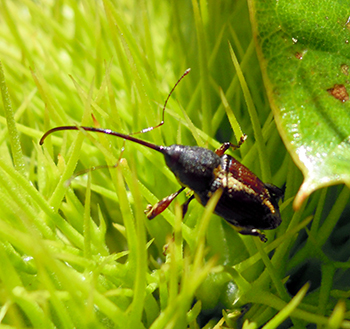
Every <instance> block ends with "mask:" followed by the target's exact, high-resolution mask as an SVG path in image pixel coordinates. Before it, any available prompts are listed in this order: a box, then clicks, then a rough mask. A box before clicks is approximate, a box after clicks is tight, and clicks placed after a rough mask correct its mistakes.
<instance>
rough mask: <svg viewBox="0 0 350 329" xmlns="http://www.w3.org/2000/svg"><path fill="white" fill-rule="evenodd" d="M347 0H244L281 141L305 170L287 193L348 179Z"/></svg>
mask: <svg viewBox="0 0 350 329" xmlns="http://www.w3.org/2000/svg"><path fill="white" fill-rule="evenodd" d="M349 5H350V2H349V1H320V0H319V1H304V2H300V1H295V0H294V1H290V0H279V1H272V0H271V1H249V6H250V14H251V19H252V24H253V30H254V33H255V38H256V41H257V46H258V56H259V58H260V63H261V66H262V71H263V76H264V82H265V85H266V88H267V93H268V96H269V100H270V104H271V106H272V109H273V111H274V115H275V120H276V123H277V126H278V129H279V131H280V134H281V136H282V138H283V141H284V143H285V145H286V147H287V149H288V150H289V152H290V154H291V156H292V157H293V159H294V161H295V162H296V164H297V165H298V166H299V168H300V169H301V171H302V172H303V174H304V182H303V184H302V186H301V188H300V189H299V191H298V193H297V196H296V198H295V201H294V207H295V208H296V209H298V208H300V206H301V204H302V202H303V201H304V200H305V198H306V197H308V196H309V194H310V193H312V192H313V191H315V190H316V189H318V188H320V187H323V186H329V185H333V184H337V183H345V184H347V185H348V186H350V102H349V95H348V94H349V88H350V82H349V65H350V56H349V54H350V53H349V50H350V44H349V40H350V17H349V14H350V13H349Z"/></svg>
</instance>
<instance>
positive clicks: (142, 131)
mask: <svg viewBox="0 0 350 329" xmlns="http://www.w3.org/2000/svg"><path fill="white" fill-rule="evenodd" d="M190 71H191V69H190V68H188V69H187V70H186V71H185V72H184V74H183V75H182V76H181V77H180V78H179V80H177V82H176V83H175V85H174V87H173V89H171V90H170V93H169V95H168V97H167V98H166V100H165V102H164V105H163V110H162V120H161V121H160V123H159V124H157V125H156V126H152V127H148V128H145V129H142V130H140V131H137V132H134V133H131V134H129V135H136V134H143V133H147V132H149V131H152V130H154V129H156V128H159V127H160V126H162V125H163V124H164V115H165V108H166V105H167V104H168V100H169V98H170V96H171V94H172V93H173V92H174V90H175V89H176V87H177V85H178V84H179V83H180V81H181V80H182V79H183V78H184V77H185V76H186V75H187V74H188V73H190Z"/></svg>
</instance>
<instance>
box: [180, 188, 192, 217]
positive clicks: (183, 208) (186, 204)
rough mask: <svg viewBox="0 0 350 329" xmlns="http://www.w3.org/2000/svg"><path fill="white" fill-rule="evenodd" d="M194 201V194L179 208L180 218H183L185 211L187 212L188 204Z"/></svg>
mask: <svg viewBox="0 0 350 329" xmlns="http://www.w3.org/2000/svg"><path fill="white" fill-rule="evenodd" d="M193 199H194V194H192V195H191V196H190V197H189V198H188V199H187V200H186V202H185V203H184V204H183V205H182V206H181V207H182V218H184V217H185V215H186V213H187V210H188V205H189V204H190V202H191V201H192V200H193Z"/></svg>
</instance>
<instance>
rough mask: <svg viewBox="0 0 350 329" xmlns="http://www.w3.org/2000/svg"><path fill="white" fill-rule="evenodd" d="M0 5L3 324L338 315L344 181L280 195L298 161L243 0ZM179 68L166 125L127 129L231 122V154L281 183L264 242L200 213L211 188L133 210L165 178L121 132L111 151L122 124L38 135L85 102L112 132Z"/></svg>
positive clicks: (151, 116) (292, 188)
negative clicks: (153, 208)
mask: <svg viewBox="0 0 350 329" xmlns="http://www.w3.org/2000/svg"><path fill="white" fill-rule="evenodd" d="M0 12H1V18H0V33H1V38H0V44H1V47H0V60H1V62H2V70H1V79H0V80H1V81H0V84H1V91H2V96H3V103H2V104H3V106H1V108H0V109H1V113H0V114H1V116H0V123H1V133H0V147H1V159H0V259H1V262H0V287H1V289H0V291H1V294H0V296H1V298H0V305H1V310H0V322H1V327H2V326H3V327H4V328H14V327H21V328H23V327H34V328H73V327H75V328H88V327H89V328H152V329H156V328H186V327H190V328H199V327H203V326H205V328H213V327H214V326H216V328H219V326H220V325H225V326H229V327H239V326H243V328H258V327H259V326H264V328H277V327H278V326H279V325H280V324H281V323H283V322H284V323H285V324H286V325H292V324H293V325H294V327H295V328H302V327H304V326H306V325H307V324H309V323H316V324H318V326H319V328H321V327H322V328H323V327H327V328H349V327H350V323H349V322H346V320H344V319H346V318H348V317H349V314H348V313H346V309H349V306H350V305H349V301H348V300H346V298H348V297H349V292H348V289H349V286H348V285H346V284H348V281H347V279H346V277H347V273H348V272H347V271H346V270H347V268H348V267H349V262H346V260H347V257H348V256H349V255H348V249H349V248H348V247H347V245H348V238H347V235H346V233H345V232H349V229H348V224H347V223H346V222H345V221H343V222H341V221H340V222H339V218H340V216H341V214H342V212H343V211H344V209H345V208H346V205H347V202H348V200H349V190H348V189H346V188H343V187H334V188H331V189H328V190H326V189H325V190H322V191H319V192H316V193H314V194H313V195H312V196H311V197H310V199H309V200H308V202H307V203H305V205H304V207H303V208H302V209H301V210H300V211H298V212H297V213H294V212H293V210H292V205H291V203H292V200H293V196H294V195H295V193H296V192H297V190H298V187H299V185H300V183H301V180H302V177H301V174H300V172H299V171H298V169H297V168H296V167H295V165H294V164H293V162H292V161H291V158H290V156H289V154H288V153H287V152H286V151H285V149H284V146H283V144H282V142H281V140H280V138H279V134H278V132H277V130H276V127H275V125H274V122H273V117H272V115H271V112H270V108H269V104H268V102H267V98H266V95H265V93H264V88H263V83H262V79H261V75H260V73H259V63H258V61H257V59H256V55H255V51H254V43H253V40H252V36H251V29H250V24H249V18H248V10H247V7H246V3H245V1H226V2H224V1H223V2H218V1H208V2H205V1H200V3H198V2H197V1H195V0H193V1H192V2H190V1H182V0H180V1H179V0H176V1H175V0H173V1H130V0H125V1H124V0H121V1H119V0H118V1H110V0H105V1H93V0H87V1H81V2H80V1H75V0H62V1H57V2H49V1H41V2H40V1H37V2H35V1H29V0H27V1H13V2H12V1H6V0H3V1H1V2H0ZM231 47H232V48H231ZM187 67H191V68H192V72H191V74H190V75H189V76H188V77H186V78H185V79H184V80H183V81H182V82H181V83H180V85H179V86H178V88H177V89H176V91H175V93H174V95H173V97H172V98H171V99H170V101H169V104H168V107H167V110H166V113H165V124H164V126H162V127H161V128H158V129H156V130H154V131H151V132H149V133H147V134H143V135H139V136H138V137H140V138H143V139H147V140H149V141H151V142H154V143H156V144H159V145H170V144H173V143H178V144H185V145H199V146H203V147H208V148H210V149H215V148H217V147H218V146H219V145H220V142H223V141H227V140H230V141H231V142H233V143H235V141H236V139H237V138H239V137H240V134H241V130H240V129H242V130H243V131H244V132H245V133H246V134H247V135H248V136H249V138H248V140H247V141H246V142H245V144H244V145H243V146H242V147H241V149H240V151H239V152H240V153H239V152H235V154H234V155H235V156H236V157H237V158H239V159H242V161H243V163H244V164H245V165H247V166H248V167H249V168H250V169H251V170H252V171H253V172H255V173H256V174H257V175H258V176H259V177H261V178H262V179H263V180H264V181H266V182H271V183H274V184H275V185H277V186H283V185H285V186H286V192H285V197H284V200H283V203H281V213H282V218H283V223H282V225H281V226H280V227H279V228H278V229H276V230H273V231H270V232H265V233H266V234H267V236H268V239H269V240H268V243H267V244H262V243H261V242H260V241H259V240H258V239H257V238H253V237H250V236H245V237H244V236H241V235H239V234H237V233H236V232H235V231H234V230H232V229H231V228H230V227H229V225H227V223H225V222H224V221H223V220H221V219H220V218H218V217H216V216H213V215H211V211H212V209H213V207H214V205H215V197H214V198H213V199H212V200H211V203H210V204H209V205H208V207H207V208H206V209H204V208H203V207H201V206H200V205H199V204H198V203H196V202H193V203H192V204H191V205H190V209H189V211H188V214H187V215H186V218H185V219H184V221H182V218H181V213H180V208H179V207H178V204H180V203H181V202H183V201H184V200H185V197H184V196H179V198H178V199H179V201H178V203H174V205H173V206H171V207H170V208H169V210H166V211H165V212H164V213H163V214H162V215H160V216H159V217H157V218H155V219H154V220H152V221H148V220H147V219H146V217H145V215H144V213H143V210H144V209H145V208H146V205H147V204H154V203H155V202H157V201H158V200H159V199H161V198H163V197H164V196H166V195H168V194H170V193H173V192H174V191H176V190H177V189H178V188H179V185H178V183H177V182H176V181H175V179H174V177H173V175H172V173H171V172H170V171H169V170H168V169H167V168H166V166H165V165H164V162H163V159H162V156H161V155H159V154H156V152H154V151H152V150H149V149H146V148H144V147H142V146H140V145H136V144H133V143H131V142H127V143H126V144H125V150H124V152H123V153H122V159H120V155H121V150H122V147H123V141H122V140H120V139H117V138H111V137H109V136H105V135H99V136H97V135H96V134H95V135H94V134H86V133H83V132H65V133H57V134H55V135H52V136H50V137H49V138H48V139H47V140H46V141H45V144H44V146H43V147H40V146H39V145H38V141H39V139H40V137H41V136H42V134H43V133H44V132H45V131H46V130H48V129H49V128H52V127H54V126H59V125H74V124H77V125H80V124H83V125H90V126H92V125H94V124H95V123H94V122H93V121H92V116H91V115H92V114H93V115H94V117H95V118H96V120H97V122H98V124H99V125H100V126H101V127H106V128H109V129H113V130H115V131H119V132H123V133H131V132H137V131H140V130H141V129H143V128H146V127H149V126H154V125H156V124H158V123H159V121H160V118H161V108H162V105H163V102H164V100H165V98H166V96H167V94H168V93H169V91H170V89H171V87H172V86H173V85H174V83H175V82H176V80H177V79H178V78H179V77H180V76H181V74H182V73H183V71H184V70H185V69H186V68H187ZM4 76H5V78H4ZM233 132H234V134H233ZM118 160H120V161H119V162H118ZM116 163H118V167H117V168H113V169H112V168H111V169H110V170H108V169H100V170H96V171H92V172H90V173H88V174H85V175H81V176H79V177H77V178H75V179H74V180H73V181H72V182H71V184H70V185H69V186H67V183H66V182H67V180H69V179H70V178H71V177H72V175H73V174H74V173H75V172H78V171H79V170H84V169H87V168H91V167H93V166H98V165H105V164H108V165H114V164H116ZM216 197H217V196H216ZM311 219H312V222H311ZM338 222H339V224H338V226H336V225H337V223H338ZM307 225H308V226H307ZM331 234H333V235H332V238H330V236H331ZM165 245H167V249H166V252H165V254H166V256H164V254H163V252H164V250H163V247H164V246H165ZM297 271H299V272H298V273H299V274H298V275H295V273H296V272H297ZM309 272H310V273H311V274H308V273H309ZM289 275H291V276H292V279H293V280H291V281H290V283H289V284H288V285H286V282H287V281H288V276H289ZM308 280H309V281H310V285H311V287H310V285H305V284H306V282H307V281H308ZM287 287H288V289H287ZM291 293H292V294H295V296H294V297H293V296H292V295H291ZM245 305H249V306H250V308H248V309H247V307H245ZM242 310H243V311H245V314H243V317H242V316H241V312H242ZM208 321H209V322H208ZM285 321H287V322H285Z"/></svg>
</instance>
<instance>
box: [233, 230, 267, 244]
mask: <svg viewBox="0 0 350 329" xmlns="http://www.w3.org/2000/svg"><path fill="white" fill-rule="evenodd" d="M234 229H235V230H236V231H237V232H239V233H240V234H242V235H253V236H258V237H259V238H260V240H261V242H266V241H267V238H266V236H265V234H264V233H261V232H260V231H259V230H258V229H246V228H243V227H237V226H234Z"/></svg>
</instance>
